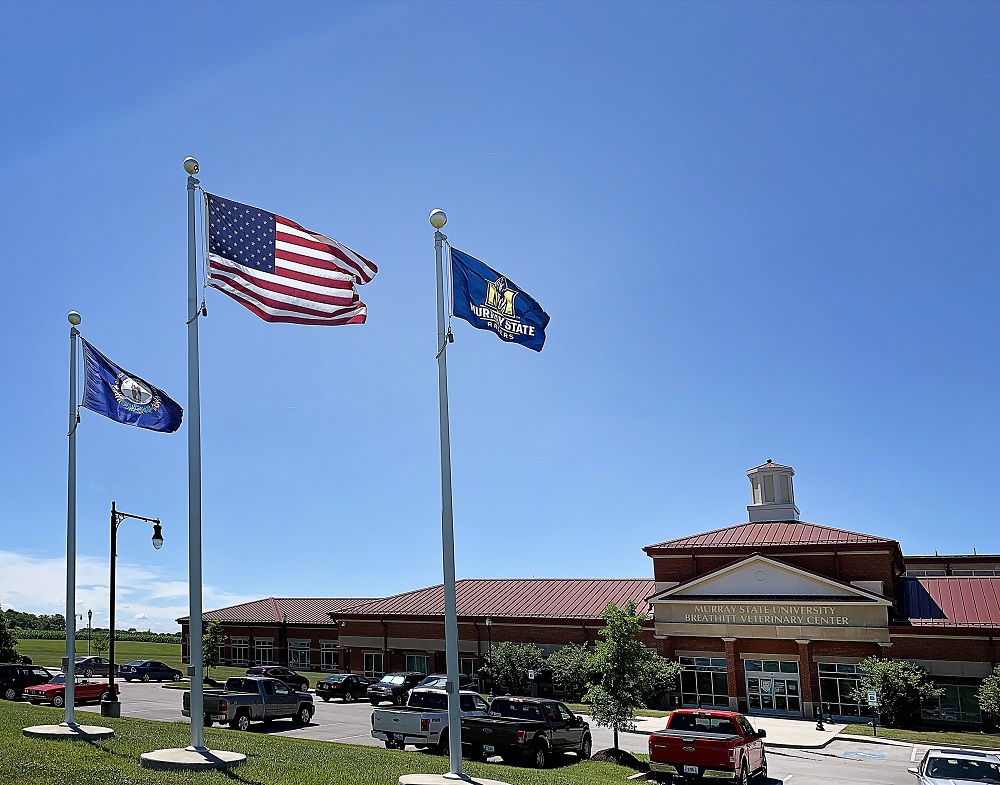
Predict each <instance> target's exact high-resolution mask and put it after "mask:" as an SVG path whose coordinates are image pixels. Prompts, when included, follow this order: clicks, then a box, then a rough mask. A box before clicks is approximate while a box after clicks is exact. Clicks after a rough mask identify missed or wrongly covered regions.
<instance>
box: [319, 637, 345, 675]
mask: <svg viewBox="0 0 1000 785" xmlns="http://www.w3.org/2000/svg"><path fill="white" fill-rule="evenodd" d="M319 667H320V670H324V671H336V670H339V668H340V657H339V652H338V650H337V644H336V643H335V642H334V641H320V642H319Z"/></svg>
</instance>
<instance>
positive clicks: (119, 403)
mask: <svg viewBox="0 0 1000 785" xmlns="http://www.w3.org/2000/svg"><path fill="white" fill-rule="evenodd" d="M80 340H81V341H83V360H84V363H85V364H86V367H87V381H86V389H85V390H84V394H83V405H84V407H85V408H87V409H90V410H91V411H92V412H97V413H98V414H103V415H104V416H105V417H107V418H109V419H112V420H116V421H117V422H121V423H125V424H126V425H136V426H138V427H139V428H148V429H149V430H151V431H165V432H166V433H173V432H174V431H176V430H177V429H178V428H180V427H181V418H182V417H183V416H184V410H183V409H181V407H180V405H179V404H178V403H177V402H176V401H175V400H173V399H172V398H170V396H168V395H167V394H166V393H165V392H163V391H162V390H158V389H157V388H155V387H154V386H153V385H151V384H150V383H149V382H147V381H145V380H144V379H140V378H139V377H138V376H136V375H134V374H131V373H129V372H128V371H124V370H122V369H121V368H120V367H119V366H117V365H115V364H114V363H113V362H111V360H109V359H108V358H107V357H105V356H104V355H103V354H101V353H100V352H99V351H97V349H95V348H94V347H93V346H91V345H90V344H89V343H87V342H86V341H84V340H83V339H82V338H81V339H80Z"/></svg>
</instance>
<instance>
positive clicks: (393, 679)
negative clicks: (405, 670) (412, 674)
mask: <svg viewBox="0 0 1000 785" xmlns="http://www.w3.org/2000/svg"><path fill="white" fill-rule="evenodd" d="M404 681H406V677H405V676H392V675H390V676H383V677H382V684H402V683H403V682H404Z"/></svg>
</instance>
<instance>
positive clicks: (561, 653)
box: [545, 643, 590, 701]
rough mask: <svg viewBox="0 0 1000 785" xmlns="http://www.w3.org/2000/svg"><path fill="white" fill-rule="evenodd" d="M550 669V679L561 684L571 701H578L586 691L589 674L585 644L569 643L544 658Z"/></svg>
mask: <svg viewBox="0 0 1000 785" xmlns="http://www.w3.org/2000/svg"><path fill="white" fill-rule="evenodd" d="M545 662H546V664H547V665H548V666H549V668H550V669H551V671H552V680H553V681H554V682H555V683H556V684H560V685H562V688H563V689H564V690H566V693H567V694H568V695H569V699H570V700H571V701H579V700H580V698H582V697H583V694H584V693H585V692H586V691H587V681H588V678H587V677H588V676H589V674H590V665H589V662H590V652H589V651H588V650H587V647H586V646H581V645H580V644H579V643H570V644H569V645H567V646H563V647H562V648H561V649H558V650H557V651H554V652H552V654H550V655H549V656H548V657H546V658H545Z"/></svg>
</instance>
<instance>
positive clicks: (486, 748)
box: [483, 744, 493, 755]
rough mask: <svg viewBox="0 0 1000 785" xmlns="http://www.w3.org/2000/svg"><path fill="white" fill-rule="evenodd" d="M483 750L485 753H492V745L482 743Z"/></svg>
mask: <svg viewBox="0 0 1000 785" xmlns="http://www.w3.org/2000/svg"><path fill="white" fill-rule="evenodd" d="M483 752H485V753H486V754H487V755H492V754H493V745H492V744H484V745H483Z"/></svg>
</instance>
